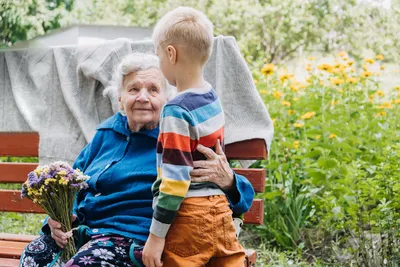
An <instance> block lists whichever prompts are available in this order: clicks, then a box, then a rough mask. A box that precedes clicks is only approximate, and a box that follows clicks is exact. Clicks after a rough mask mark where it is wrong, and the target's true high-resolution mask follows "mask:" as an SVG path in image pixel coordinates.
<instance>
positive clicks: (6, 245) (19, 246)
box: [0, 241, 27, 259]
mask: <svg viewBox="0 0 400 267" xmlns="http://www.w3.org/2000/svg"><path fill="white" fill-rule="evenodd" d="M26 245H27V243H25V242H14V241H0V257H3V258H14V259H18V258H19V257H20V256H21V254H22V251H23V250H24V248H25V247H26Z"/></svg>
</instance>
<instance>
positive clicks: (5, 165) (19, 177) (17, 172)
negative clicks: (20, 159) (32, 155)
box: [0, 162, 38, 184]
mask: <svg viewBox="0 0 400 267" xmlns="http://www.w3.org/2000/svg"><path fill="white" fill-rule="evenodd" d="M37 166H38V164H37V163H15V162H0V183H21V184H22V183H24V182H25V181H26V179H27V175H28V173H29V172H31V171H33V170H34V169H36V167H37Z"/></svg>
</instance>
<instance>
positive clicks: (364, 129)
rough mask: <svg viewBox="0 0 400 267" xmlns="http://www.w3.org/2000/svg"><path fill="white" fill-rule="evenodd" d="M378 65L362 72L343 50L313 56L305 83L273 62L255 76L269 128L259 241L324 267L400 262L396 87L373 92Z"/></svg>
mask: <svg viewBox="0 0 400 267" xmlns="http://www.w3.org/2000/svg"><path fill="white" fill-rule="evenodd" d="M377 59H380V60H381V59H383V56H381V55H378V56H377ZM380 60H377V61H376V62H375V60H372V59H366V60H365V63H364V64H363V65H362V69H361V68H360V70H358V69H356V68H355V67H354V65H355V64H354V62H353V61H351V60H349V59H348V56H347V54H346V53H341V54H340V56H337V57H336V59H335V63H334V64H322V65H319V66H316V65H315V63H314V61H313V59H311V60H310V61H309V62H308V65H307V71H308V73H309V77H308V78H307V81H306V82H299V81H297V80H296V79H295V78H294V77H293V75H292V74H289V73H287V72H285V71H284V68H281V69H278V68H277V67H276V66H274V65H272V64H267V65H265V66H264V67H263V68H262V70H261V71H259V70H256V71H255V72H254V77H255V81H256V82H257V87H258V90H259V92H260V94H261V96H262V97H263V99H264V100H265V104H266V106H267V107H268V110H269V112H270V114H271V117H272V118H273V121H274V126H275V136H274V140H273V144H272V148H271V154H270V156H269V159H268V160H267V161H261V162H259V163H258V166H262V167H265V168H266V169H267V171H268V175H267V186H266V192H265V193H264V194H261V197H263V198H264V199H265V200H266V202H265V225H264V226H262V227H258V228H257V231H258V233H259V234H260V237H261V241H262V242H263V243H271V244H275V245H279V246H281V247H283V248H285V249H291V250H295V251H299V252H302V253H304V254H305V255H307V254H312V255H316V256H318V255H321V256H322V257H323V258H324V260H325V261H327V262H337V261H342V262H346V263H357V264H367V263H369V264H377V265H383V264H384V263H385V262H386V263H393V264H394V263H398V260H399V246H398V245H399V242H400V239H399V235H400V234H399V223H400V213H399V211H400V207H399V205H400V204H399V203H400V201H399V200H400V183H399V181H400V161H399V157H400V142H399V141H400V86H397V87H395V88H384V90H382V89H381V88H380V87H379V83H378V82H377V79H378V77H379V75H381V71H377V72H372V71H371V69H376V68H378V69H379V67H380V65H381V64H382V62H381V61H380ZM381 69H384V67H382V68H381ZM256 165H257V164H256Z"/></svg>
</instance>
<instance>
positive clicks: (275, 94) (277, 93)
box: [274, 91, 282, 99]
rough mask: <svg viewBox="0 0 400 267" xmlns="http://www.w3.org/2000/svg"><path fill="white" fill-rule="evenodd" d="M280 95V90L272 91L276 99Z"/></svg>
mask: <svg viewBox="0 0 400 267" xmlns="http://www.w3.org/2000/svg"><path fill="white" fill-rule="evenodd" d="M281 96H282V93H281V92H279V91H275V92H274V97H275V98H276V99H279V98H281Z"/></svg>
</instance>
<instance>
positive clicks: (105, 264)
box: [101, 261, 115, 267]
mask: <svg viewBox="0 0 400 267" xmlns="http://www.w3.org/2000/svg"><path fill="white" fill-rule="evenodd" d="M101 267H115V265H114V264H111V263H108V262H106V261H102V262H101Z"/></svg>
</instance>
